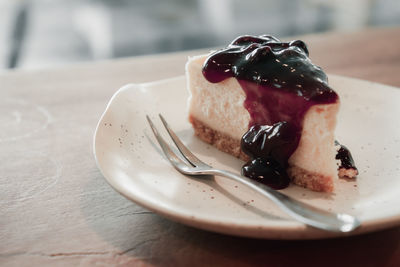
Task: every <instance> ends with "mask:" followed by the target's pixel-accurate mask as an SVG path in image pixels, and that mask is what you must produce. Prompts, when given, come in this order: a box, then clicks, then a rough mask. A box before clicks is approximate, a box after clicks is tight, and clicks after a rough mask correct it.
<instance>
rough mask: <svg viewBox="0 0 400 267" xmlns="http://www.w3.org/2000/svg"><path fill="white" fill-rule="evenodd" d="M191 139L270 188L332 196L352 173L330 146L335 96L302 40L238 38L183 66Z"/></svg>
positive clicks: (341, 152) (347, 159)
mask: <svg viewBox="0 0 400 267" xmlns="http://www.w3.org/2000/svg"><path fill="white" fill-rule="evenodd" d="M186 75H187V84H188V90H189V92H190V97H189V121H190V122H191V124H192V125H193V128H194V131H195V134H196V135H197V136H198V137H199V138H200V139H202V140H204V141H205V142H207V143H209V144H212V145H214V146H216V147H217V148H218V149H220V150H222V151H224V152H227V153H229V154H232V155H234V156H236V157H239V158H241V159H243V160H245V161H246V162H247V163H246V164H245V165H244V166H243V168H242V173H243V175H245V176H248V177H250V178H252V179H256V180H258V181H260V182H262V183H265V184H268V185H270V186H272V187H274V188H276V189H280V188H285V187H287V186H288V184H289V182H290V181H291V182H293V183H295V184H297V185H300V186H303V187H306V188H309V189H311V190H314V191H321V192H333V191H334V184H335V180H336V179H337V177H339V176H340V177H348V178H353V177H355V176H356V175H357V173H358V171H357V169H356V167H355V166H354V162H353V160H352V157H351V154H350V152H349V151H348V150H347V148H346V147H344V146H341V145H340V144H339V143H338V142H337V141H335V134H334V132H335V127H336V116H337V113H338V110H339V106H340V99H339V96H338V95H337V93H336V92H335V91H334V90H333V89H332V88H330V87H329V85H328V79H327V76H326V74H325V73H324V72H323V71H322V69H321V68H320V67H318V66H316V65H314V64H312V62H311V61H310V59H309V57H308V49H307V46H306V45H305V43H304V42H302V41H300V40H295V41H291V42H282V41H280V40H279V39H277V38H275V37H272V36H268V35H261V36H240V37H238V38H236V39H235V40H234V41H233V42H232V43H231V44H229V45H228V46H227V47H226V48H224V49H221V50H218V51H215V52H213V53H211V54H210V55H202V56H195V57H191V58H189V61H188V63H187V65H186Z"/></svg>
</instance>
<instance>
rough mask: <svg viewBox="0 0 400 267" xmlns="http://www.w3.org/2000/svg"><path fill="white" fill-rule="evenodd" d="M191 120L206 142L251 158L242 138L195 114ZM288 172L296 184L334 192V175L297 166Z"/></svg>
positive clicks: (243, 158)
mask: <svg viewBox="0 0 400 267" xmlns="http://www.w3.org/2000/svg"><path fill="white" fill-rule="evenodd" d="M189 121H190V123H191V124H192V125H193V128H194V133H195V135H196V136H197V137H199V138H200V139H201V140H203V141H204V142H206V143H209V144H211V145H213V146H215V147H216V148H218V149H219V150H221V151H223V152H226V153H228V154H231V155H233V156H235V157H237V158H240V159H241V160H244V161H248V160H249V157H248V156H247V155H246V154H245V153H243V151H242V150H241V149H240V140H236V139H233V138H232V137H230V136H228V135H226V134H223V133H221V132H218V131H216V130H214V129H212V128H210V127H208V126H207V125H206V124H204V123H203V122H201V121H199V120H197V119H196V118H194V117H193V116H189ZM287 174H288V176H289V178H290V179H291V180H292V182H293V183H294V184H296V185H299V186H302V187H305V188H308V189H311V190H313V191H318V192H333V190H334V184H333V178H332V177H327V176H323V175H320V174H318V173H312V172H309V171H306V170H304V169H302V168H300V167H297V166H290V167H289V168H288V169H287Z"/></svg>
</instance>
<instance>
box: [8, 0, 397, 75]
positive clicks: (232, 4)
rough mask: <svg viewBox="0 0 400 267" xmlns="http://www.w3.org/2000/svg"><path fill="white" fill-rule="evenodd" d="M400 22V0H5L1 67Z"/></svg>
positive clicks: (45, 64) (37, 65)
mask: <svg viewBox="0 0 400 267" xmlns="http://www.w3.org/2000/svg"><path fill="white" fill-rule="evenodd" d="M394 25H400V0H303V1H301V0H281V1H278V0H277V1H273V0H246V1H243V0H242V1H240V0H163V1H156V0H0V70H5V69H12V68H25V69H26V68H30V69H32V68H43V67H52V66H58V65H64V64H67V63H75V62H86V61H93V60H103V59H110V58H120V57H129V56H137V55H147V54H155V53H164V52H173V51H181V50H189V49H197V48H205V47H215V46H222V45H225V44H226V43H228V42H230V41H231V40H232V39H233V38H235V37H236V36H238V35H241V34H263V33H268V34H273V35H276V36H278V37H280V38H283V37H286V36H293V35H298V34H309V33H317V32H325V31H355V30H358V29H361V28H365V27H376V26H394ZM399 49H400V48H399Z"/></svg>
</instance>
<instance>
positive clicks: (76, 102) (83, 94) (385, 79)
mask: <svg viewBox="0 0 400 267" xmlns="http://www.w3.org/2000/svg"><path fill="white" fill-rule="evenodd" d="M302 39H304V40H305V41H306V42H307V43H308V44H309V48H310V51H311V58H312V59H313V60H314V62H316V63H317V64H318V65H320V66H322V67H323V68H324V69H325V70H326V71H327V72H329V73H335V74H340V75H345V76H350V77H357V78H361V79H366V80H370V81H375V82H380V83H385V84H389V85H393V86H398V87H400V48H399V44H400V28H384V29H371V30H367V31H362V32H356V33H332V34H323V35H311V36H303V37H302ZM196 53H197V52H193V51H190V52H182V53H175V54H164V55H157V56H145V57H136V58H130V59H122V60H113V61H109V62H98V63H90V64H81V65H74V66H68V67H64V68H58V69H46V70H37V71H15V72H5V73H2V74H0V103H1V104H0V125H1V128H0V129H1V130H0V162H1V164H0V186H1V187H0V190H1V191H0V205H1V209H0V265H1V266H32V265H34V266H36V265H38V266H42V265H50V266H64V265H66V266H77V265H84V266H85V265H95V264H98V265H101V266H103V265H113V266H118V265H123V266H126V265H128V264H132V265H139V266H147V265H155V266H177V265H181V266H195V265H196V266H197V265H206V266H207V265H216V266H221V265H228V266H253V265H277V266H278V265H279V266H297V265H298V264H299V263H301V264H302V265H303V264H304V265H317V266H323V265H328V266H338V265H339V264H340V265H342V264H343V263H346V264H344V265H350V264H351V265H353V266H358V265H360V266H361V265H362V266H396V265H397V264H400V228H394V229H388V230H385V231H381V232H376V233H371V234H366V235H362V236H354V237H349V238H341V239H332V240H317V241H273V240H255V239H247V238H239V237H232V236H225V235H221V234H216V233H211V232H206V231H202V230H197V229H194V228H191V227H187V226H184V225H181V224H178V223H174V222H171V221H169V220H167V219H164V218H162V217H160V216H158V215H156V214H154V213H152V212H150V211H147V210H145V209H143V208H141V207H139V206H137V205H136V204H134V203H132V202H131V201H129V200H127V199H125V198H124V197H122V196H120V195H119V194H118V193H116V192H115V191H114V190H113V189H112V188H111V187H110V186H109V185H108V184H107V182H106V181H105V179H104V178H103V177H102V175H101V173H100V172H99V170H98V169H97V167H96V164H95V161H94V157H93V152H92V138H93V133H94V129H95V126H96V123H97V121H98V119H99V117H100V115H101V113H102V112H103V110H104V108H105V106H106V104H107V102H108V101H109V99H110V97H111V96H112V94H113V93H114V92H115V91H116V90H117V89H118V88H119V87H120V86H122V85H124V84H126V83H130V82H136V83H138V82H145V81H153V80H157V79H162V78H168V77H172V76H176V75H182V74H183V73H184V64H185V61H186V57H187V55H189V54H196ZM399 178H400V177H399ZM397 266H399V265H397Z"/></svg>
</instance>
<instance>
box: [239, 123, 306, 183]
mask: <svg viewBox="0 0 400 267" xmlns="http://www.w3.org/2000/svg"><path fill="white" fill-rule="evenodd" d="M297 138H299V134H298V133H297V132H296V129H294V127H293V124H289V123H287V122H278V123H275V124H274V125H272V126H268V125H262V126H260V125H255V126H252V127H250V130H249V131H248V132H247V133H246V134H245V135H244V136H243V138H242V141H241V148H242V150H243V152H244V153H246V154H247V155H248V156H250V158H251V160H250V161H249V162H247V163H246V164H245V165H244V166H243V168H242V174H243V175H244V176H247V177H249V178H252V179H254V180H257V181H259V182H261V183H263V184H266V185H269V186H271V187H272V188H274V189H282V188H285V187H287V186H288V185H289V182H290V179H289V177H288V176H287V174H286V168H287V161H288V156H290V155H291V154H292V153H293V151H294V150H295V149H296V147H297V143H298V140H297Z"/></svg>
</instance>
